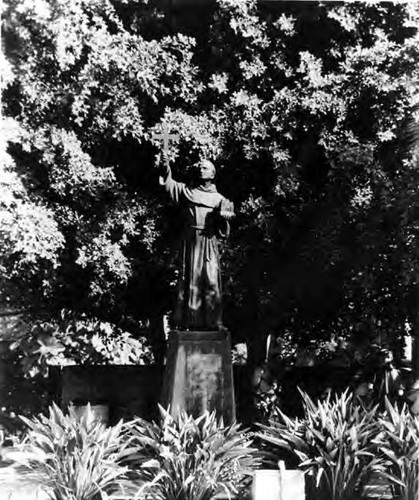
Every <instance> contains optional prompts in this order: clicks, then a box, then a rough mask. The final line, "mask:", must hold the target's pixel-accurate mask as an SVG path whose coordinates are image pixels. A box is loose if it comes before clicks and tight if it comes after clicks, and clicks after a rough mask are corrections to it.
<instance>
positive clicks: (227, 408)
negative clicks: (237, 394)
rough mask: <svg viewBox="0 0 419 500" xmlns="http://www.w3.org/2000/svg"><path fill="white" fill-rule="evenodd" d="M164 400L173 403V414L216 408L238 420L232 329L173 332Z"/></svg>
mask: <svg viewBox="0 0 419 500" xmlns="http://www.w3.org/2000/svg"><path fill="white" fill-rule="evenodd" d="M162 403H163V406H165V407H167V406H169V405H170V410H171V414H172V415H176V414H177V413H178V412H179V410H184V411H186V412H188V413H189V414H191V415H193V416H194V417H198V416H199V415H202V414H203V413H204V412H205V411H209V412H212V411H216V412H217V415H218V416H219V417H221V416H222V417H223V419H224V423H225V424H229V423H231V422H233V421H234V420H235V418H236V412H235V404H234V389H233V373H232V366H231V348H230V335H229V333H228V332H225V331H207V332H206V331H172V332H170V335H169V346H168V351H167V363H166V373H165V377H164V387H163V395H162Z"/></svg>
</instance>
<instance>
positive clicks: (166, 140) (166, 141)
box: [151, 123, 179, 153]
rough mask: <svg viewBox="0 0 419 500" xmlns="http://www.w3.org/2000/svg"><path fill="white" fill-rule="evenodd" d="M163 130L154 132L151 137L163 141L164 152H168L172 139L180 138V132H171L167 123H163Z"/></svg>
mask: <svg viewBox="0 0 419 500" xmlns="http://www.w3.org/2000/svg"><path fill="white" fill-rule="evenodd" d="M162 129H163V132H162V133H161V134H156V133H154V134H153V135H152V136H151V137H152V139H157V140H160V141H163V152H164V153H167V151H168V149H169V141H170V139H178V138H179V134H170V133H169V128H168V126H167V123H163V125H162Z"/></svg>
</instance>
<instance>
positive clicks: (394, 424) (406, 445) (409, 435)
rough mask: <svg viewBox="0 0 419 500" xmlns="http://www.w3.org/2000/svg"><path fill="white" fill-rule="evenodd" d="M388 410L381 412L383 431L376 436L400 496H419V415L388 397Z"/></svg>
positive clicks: (402, 499) (411, 498) (404, 499)
mask: <svg viewBox="0 0 419 500" xmlns="http://www.w3.org/2000/svg"><path fill="white" fill-rule="evenodd" d="M385 407H386V411H385V412H384V413H383V414H382V415H380V417H379V419H378V423H377V424H378V426H379V429H380V432H379V433H378V435H377V437H376V438H375V439H374V442H375V444H376V445H377V448H378V450H379V452H381V453H382V454H383V455H384V457H385V459H386V465H387V469H388V472H389V474H388V475H386V476H387V478H388V479H390V480H391V481H392V482H393V483H394V485H395V490H396V492H395V493H396V494H397V498H399V499H400V500H417V499H418V498H419V417H418V416H416V415H412V414H411V413H410V411H409V409H408V407H407V406H406V404H403V405H401V406H397V405H394V406H393V405H392V404H391V403H390V401H389V400H388V399H387V398H386V399H385Z"/></svg>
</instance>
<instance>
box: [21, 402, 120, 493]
mask: <svg viewBox="0 0 419 500" xmlns="http://www.w3.org/2000/svg"><path fill="white" fill-rule="evenodd" d="M69 411H70V413H69V415H64V414H63V412H62V411H61V410H60V409H59V408H58V407H57V406H56V405H53V406H52V407H50V409H49V416H48V417H47V416H43V415H41V416H40V417H39V418H33V419H27V418H25V417H22V418H23V420H24V422H25V423H26V425H27V426H28V433H27V436H26V438H25V439H24V441H23V443H22V449H23V451H24V453H23V454H22V457H21V459H20V464H19V470H20V472H21V473H22V474H24V477H25V478H26V479H27V480H29V481H32V483H35V484H39V485H42V486H43V487H44V488H45V489H46V491H47V492H48V493H49V494H50V496H51V498H52V499H53V500H98V499H101V498H108V497H107V496H105V495H107V494H108V493H111V492H113V491H115V490H117V488H118V483H122V482H123V479H124V477H125V475H126V472H127V469H126V467H124V466H122V465H121V460H122V459H123V457H124V454H125V453H126V451H127V450H126V446H125V445H124V441H123V439H122V434H123V429H122V422H120V423H118V424H117V425H116V426H114V427H109V428H106V427H105V426H104V424H102V423H101V422H99V421H98V420H96V419H95V418H94V415H93V413H92V410H91V408H90V407H88V408H87V410H86V412H85V413H84V414H83V415H81V416H80V417H77V416H76V415H75V413H74V411H73V410H72V409H71V408H70V410H69Z"/></svg>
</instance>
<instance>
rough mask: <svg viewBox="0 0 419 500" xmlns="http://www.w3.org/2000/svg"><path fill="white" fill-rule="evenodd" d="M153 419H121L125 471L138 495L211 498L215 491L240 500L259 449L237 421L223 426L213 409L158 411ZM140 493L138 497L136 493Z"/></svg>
mask: <svg viewBox="0 0 419 500" xmlns="http://www.w3.org/2000/svg"><path fill="white" fill-rule="evenodd" d="M160 411H161V419H160V422H159V423H149V422H147V421H145V420H143V419H140V418H136V419H135V420H133V421H131V422H129V423H127V427H128V435H129V436H130V437H129V448H130V449H131V450H134V451H133V452H132V454H131V455H130V456H129V457H128V463H129V466H130V468H131V469H133V470H135V471H136V472H137V479H138V480H139V482H140V483H139V484H140V486H139V488H138V490H137V493H136V494H137V496H138V498H152V499H153V500H177V499H182V500H211V499H212V498H214V496H215V495H216V494H218V493H222V494H224V495H226V496H236V495H238V496H239V498H245V497H246V495H247V494H248V493H249V484H250V480H251V476H252V472H253V470H254V469H255V468H256V467H257V466H258V465H259V464H260V453H259V452H258V451H257V450H256V449H255V448H253V447H252V437H251V435H250V434H249V433H248V432H246V431H245V430H244V429H242V428H241V426H240V425H238V424H232V425H227V426H224V425H223V423H222V421H220V420H218V419H217V418H216V415H215V413H211V414H210V413H208V412H206V413H204V414H203V415H202V416H200V417H198V418H193V417H192V416H190V415H188V414H186V413H184V412H180V413H179V415H178V416H177V417H176V418H174V417H172V416H171V415H170V414H169V412H167V411H165V410H163V409H162V408H161V409H160ZM141 495H143V496H141Z"/></svg>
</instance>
